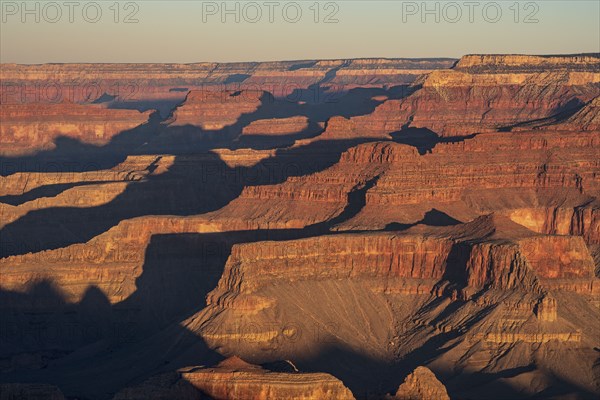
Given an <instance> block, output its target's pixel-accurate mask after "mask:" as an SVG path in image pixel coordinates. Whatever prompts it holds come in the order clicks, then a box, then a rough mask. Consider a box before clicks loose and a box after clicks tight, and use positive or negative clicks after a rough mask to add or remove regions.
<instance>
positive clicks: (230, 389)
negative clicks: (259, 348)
mask: <svg viewBox="0 0 600 400" xmlns="http://www.w3.org/2000/svg"><path fill="white" fill-rule="evenodd" d="M165 396H170V397H169V398H177V399H201V398H206V396H208V397H209V398H211V399H215V400H237V399H248V400H268V399H297V400H321V399H323V400H338V399H339V400H353V399H354V396H353V395H352V393H351V392H350V390H348V389H347V388H346V387H345V386H344V384H343V383H342V382H341V381H339V380H338V379H336V378H334V377H333V376H331V375H329V374H325V373H302V372H295V373H284V372H271V371H268V370H266V369H263V368H261V367H260V366H257V365H252V364H249V363H246V362H245V361H243V360H242V359H240V358H238V357H235V356H234V357H230V358H228V359H226V360H224V361H222V362H221V363H219V364H218V365H217V366H215V367H213V368H205V367H189V368H185V369H182V370H180V371H178V373H177V374H168V375H163V376H159V377H156V378H153V379H151V380H149V381H147V382H145V383H144V384H143V385H141V386H138V387H133V388H128V389H124V390H122V391H121V392H119V393H118V394H117V395H116V396H115V397H114V400H138V399H139V400H141V399H163V398H165Z"/></svg>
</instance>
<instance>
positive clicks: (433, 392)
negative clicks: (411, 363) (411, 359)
mask: <svg viewBox="0 0 600 400" xmlns="http://www.w3.org/2000/svg"><path fill="white" fill-rule="evenodd" d="M389 398H390V399H395V400H450V397H448V393H447V392H446V388H445V387H444V385H442V383H441V382H440V381H438V380H437V378H436V377H435V374H434V373H433V372H431V371H430V370H429V369H428V368H426V367H417V368H416V369H415V370H414V371H413V372H411V373H410V374H409V375H408V376H407V377H406V379H405V380H404V382H403V383H402V385H400V387H399V388H398V391H397V392H396V395H395V396H392V397H389Z"/></svg>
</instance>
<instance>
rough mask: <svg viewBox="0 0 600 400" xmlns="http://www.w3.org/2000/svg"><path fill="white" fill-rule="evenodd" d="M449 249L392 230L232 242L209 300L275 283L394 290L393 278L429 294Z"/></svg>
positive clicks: (440, 240) (436, 241)
mask: <svg viewBox="0 0 600 400" xmlns="http://www.w3.org/2000/svg"><path fill="white" fill-rule="evenodd" d="M451 247H452V243H451V241H449V240H447V239H443V238H426V237H422V236H410V235H409V236H397V235H394V234H391V233H372V234H364V235H350V234H348V235H331V236H320V237H314V238H308V239H300V240H294V241H287V242H260V243H249V244H240V245H235V246H234V247H233V249H232V253H231V256H230V258H229V260H228V261H227V264H226V266H225V272H224V273H223V277H222V279H221V281H220V282H219V286H218V287H217V289H215V291H213V292H212V293H211V294H210V295H209V298H208V302H209V303H213V304H214V303H218V302H219V296H221V295H225V294H227V293H230V294H231V293H233V292H236V293H240V294H251V293H254V292H256V291H258V290H260V289H261V288H264V287H266V286H268V285H271V284H272V283H273V282H279V281H281V282H298V281H319V280H340V279H351V280H369V279H375V280H380V283H381V286H380V290H392V291H393V290H394V289H397V288H394V282H396V283H398V284H400V286H401V287H402V284H401V283H402V280H403V279H415V280H417V281H419V282H421V281H422V283H423V286H422V287H420V285H419V284H417V285H416V286H415V288H414V290H415V292H417V291H418V292H419V293H428V292H429V291H430V290H431V289H432V287H433V284H434V283H436V282H437V281H438V280H439V279H441V277H442V275H443V273H444V269H445V262H446V258H447V256H448V253H449V252H450V248H451ZM301 255H302V256H301ZM427 282H428V283H429V285H428V284H427ZM387 285H389V287H387V288H386V286H387Z"/></svg>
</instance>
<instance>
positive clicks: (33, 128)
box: [0, 103, 152, 156]
mask: <svg viewBox="0 0 600 400" xmlns="http://www.w3.org/2000/svg"><path fill="white" fill-rule="evenodd" d="M151 113H152V111H146V112H139V111H137V110H124V109H123V110H121V109H108V108H105V107H101V106H97V105H80V104H73V103H56V104H2V105H0V119H1V120H2V124H1V125H0V155H2V156H16V155H24V154H29V153H32V152H35V151H39V150H48V149H51V148H53V147H54V146H55V144H54V140H55V139H56V138H57V137H59V136H66V137H69V138H71V139H73V140H77V141H79V142H82V143H89V144H94V145H104V144H106V143H108V142H109V141H110V140H111V139H112V138H113V137H114V136H115V135H117V134H119V133H121V132H123V131H127V130H129V129H133V128H135V127H137V126H139V125H141V124H143V123H145V122H147V121H148V118H149V116H150V114H151Z"/></svg>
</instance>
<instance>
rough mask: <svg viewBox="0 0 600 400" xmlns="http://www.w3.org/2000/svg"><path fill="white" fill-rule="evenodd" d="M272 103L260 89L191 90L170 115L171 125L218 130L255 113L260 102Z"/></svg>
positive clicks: (269, 96) (267, 94) (270, 97)
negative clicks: (237, 90) (243, 116)
mask: <svg viewBox="0 0 600 400" xmlns="http://www.w3.org/2000/svg"><path fill="white" fill-rule="evenodd" d="M272 101H273V98H272V96H271V95H270V94H269V93H267V92H263V91H260V90H253V91H239V92H232V91H214V90H193V91H191V92H190V93H189V94H188V96H187V97H186V99H185V101H184V102H183V104H181V105H180V106H179V107H177V108H176V109H175V111H174V112H173V116H172V118H171V124H170V125H171V126H184V125H193V126H197V127H200V128H202V129H203V130H211V131H217V130H221V129H224V128H225V127H228V126H231V125H233V124H235V123H236V122H238V120H239V119H240V117H241V116H242V115H244V114H251V113H253V112H255V111H256V110H258V108H259V107H260V106H261V105H262V104H263V103H265V102H267V103H268V102H272Z"/></svg>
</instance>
